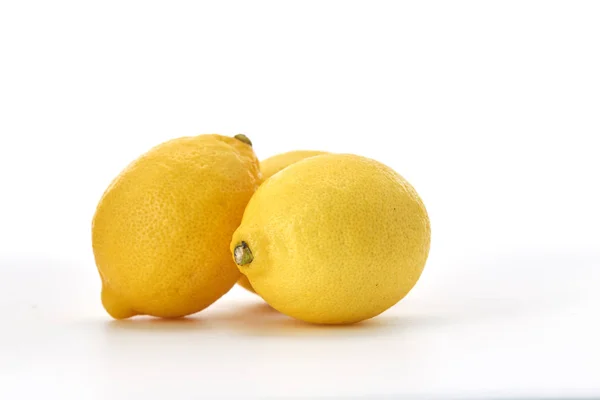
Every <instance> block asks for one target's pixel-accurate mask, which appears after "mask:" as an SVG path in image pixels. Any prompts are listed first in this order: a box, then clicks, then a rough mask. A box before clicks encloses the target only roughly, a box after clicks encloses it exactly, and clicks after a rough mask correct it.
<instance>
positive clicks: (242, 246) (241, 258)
mask: <svg viewBox="0 0 600 400" xmlns="http://www.w3.org/2000/svg"><path fill="white" fill-rule="evenodd" d="M233 258H234V259H235V263H236V264H237V265H246V264H250V263H251V262H252V260H254V256H253V255H252V251H250V247H248V244H247V243H246V242H240V243H239V244H238V245H237V246H235V248H234V249H233Z"/></svg>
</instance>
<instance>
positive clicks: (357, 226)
mask: <svg viewBox="0 0 600 400" xmlns="http://www.w3.org/2000/svg"><path fill="white" fill-rule="evenodd" d="M429 243H430V225H429V218H428V216H427V212H426V210H425V207H424V205H423V203H422V201H421V199H420V198H419V196H418V195H417V193H416V191H415V190H414V189H413V187H412V186H411V185H410V184H409V183H408V182H407V181H406V180H404V179H403V178H402V177H401V176H400V175H398V174H397V173H396V172H394V171H393V170H392V169H390V168H388V167H386V166H385V165H383V164H381V163H379V162H377V161H374V160H370V159H367V158H364V157H359V156H355V155H347V154H346V155H343V154H342V155H336V154H330V155H320V156H317V157H311V158H308V159H306V160H303V161H300V162H298V163H296V164H293V165H291V166H289V167H287V168H285V169H284V170H282V171H281V172H280V173H278V174H276V175H274V176H273V177H271V178H270V179H268V180H267V181H265V183H263V184H262V185H261V186H260V188H259V189H258V190H257V192H256V193H255V194H254V196H252V199H251V200H250V202H249V203H248V205H247V207H246V210H245V212H244V217H243V219H242V223H241V225H240V227H239V228H238V229H237V230H236V231H235V233H234V235H233V239H232V242H231V251H232V253H233V255H234V260H235V261H236V263H237V264H238V267H239V269H240V271H241V272H242V273H243V274H244V275H246V276H247V277H248V279H249V281H250V283H251V285H252V287H253V288H254V289H255V290H256V292H257V293H258V294H259V295H260V296H262V297H263V299H265V300H266V301H267V303H269V304H270V305H271V306H272V307H273V308H275V309H277V310H279V311H281V312H282V313H284V314H287V315H289V316H292V317H295V318H298V319H300V320H304V321H307V322H312V323H320V324H344V323H353V322H358V321H362V320H365V319H368V318H371V317H374V316H376V315H378V314H380V313H382V312H383V311H385V310H386V309H388V308H389V307H391V306H393V305H394V304H396V303H397V302H398V301H399V300H400V299H402V298H403V297H404V296H405V295H406V294H407V293H408V292H409V291H410V290H411V289H412V287H413V286H414V285H415V283H416V282H417V280H418V279H419V276H420V275H421V272H422V271H423V267H424V265H425V261H426V259H427V255H428V253H429Z"/></svg>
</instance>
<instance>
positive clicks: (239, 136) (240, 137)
mask: <svg viewBox="0 0 600 400" xmlns="http://www.w3.org/2000/svg"><path fill="white" fill-rule="evenodd" d="M234 138H236V139H237V140H239V141H240V142H244V143H246V144H247V145H248V146H250V147H252V142H251V141H250V139H248V136H246V135H244V134H243V133H238V134H237V135H235V136H234Z"/></svg>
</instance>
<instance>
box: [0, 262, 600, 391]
mask: <svg viewBox="0 0 600 400" xmlns="http://www.w3.org/2000/svg"><path fill="white" fill-rule="evenodd" d="M74 261H75V260H70V261H67V260H62V261H61V260H57V259H54V260H49V259H44V258H43V257H30V256H22V257H14V256H13V257H10V258H4V259H2V264H3V267H4V268H0V315H2V329H1V330H0V355H1V356H0V398H2V399H13V398H86V399H96V398H97V399H126V398H146V399H152V398H155V399H162V398H167V397H168V398H212V397H217V396H225V397H229V396H231V397H240V396H244V397H246V396H247V397H294V396H299V397H311V398H313V397H319V396H323V397H326V396H330V395H335V396H336V397H351V396H357V397H362V396H365V397H366V396H381V397H384V398H385V397H388V396H390V397H403V396H406V397H407V398H412V397H421V396H422V397H426V398H429V397H440V398H446V397H474V398H483V397H488V398H510V397H537V398H539V397H554V396H561V395H562V396H567V397H577V396H600V345H599V344H598V342H599V338H600V323H599V319H598V316H599V315H600V294H599V293H600V292H599V291H598V287H599V284H600V268H599V267H600V257H599V256H598V254H594V253H592V252H586V251H582V250H580V251H578V252H575V251H573V252H567V251H561V252H537V253H536V252H533V251H529V252H519V251H517V250H514V251H510V252H507V253H505V254H485V253H482V254H479V255H474V256H471V257H463V256H459V255H454V256H448V257H440V256H439V254H437V253H435V252H432V256H431V258H430V262H429V264H428V266H427V269H426V272H425V274H424V275H423V277H422V279H421V281H420V282H419V284H418V285H417V287H416V288H415V290H414V291H413V292H412V293H411V294H410V295H409V296H408V297H407V298H405V299H404V300H403V301H401V302H400V303H399V304H398V305H396V306H395V307H393V308H392V309H391V310H389V311H388V312H386V313H385V314H383V315H381V316H379V317H377V318H375V319H372V320H371V321H368V322H365V323H362V324H357V325H353V326H346V327H338V328H335V327H319V326H311V325H307V324H304V323H300V322H296V321H294V320H292V319H289V318H287V317H285V316H282V315H280V314H279V313H277V312H276V311H274V310H272V309H270V308H269V307H268V306H266V305H265V304H264V303H263V302H262V301H261V300H260V299H258V298H257V297H256V296H253V295H251V294H249V293H246V292H245V291H244V290H243V289H240V288H234V289H233V290H232V291H231V292H230V293H228V294H227V295H226V296H225V297H223V298H222V299H221V300H219V301H218V302H217V303H215V304H214V305H213V306H211V307H210V308H209V309H207V310H205V311H204V312H201V313H199V314H196V315H195V316H193V317H192V318H187V319H183V320H179V321H165V320H158V319H148V318H138V319H133V320H127V321H113V320H111V319H110V318H109V317H108V315H107V314H105V313H104V311H103V309H102V308H101V305H100V301H99V279H98V278H97V276H96V272H95V269H94V266H93V264H90V265H75V263H74Z"/></svg>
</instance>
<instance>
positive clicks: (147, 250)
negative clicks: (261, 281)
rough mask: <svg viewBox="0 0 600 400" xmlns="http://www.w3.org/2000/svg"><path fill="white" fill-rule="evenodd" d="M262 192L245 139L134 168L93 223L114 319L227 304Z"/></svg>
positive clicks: (210, 139)
mask: <svg viewBox="0 0 600 400" xmlns="http://www.w3.org/2000/svg"><path fill="white" fill-rule="evenodd" d="M259 182H260V172H259V168H258V160H257V159H256V156H255V155H254V152H253V151H252V147H251V143H250V141H249V140H248V139H247V138H246V137H245V136H243V135H237V136H236V137H235V138H230V137H225V136H220V135H200V136H196V137H184V138H179V139H174V140H171V141H168V142H166V143H163V144H161V145H159V146H157V147H155V148H153V149H151V150H150V151H149V152H148V153H146V154H144V155H143V156H141V157H140V158H138V159H137V160H136V161H134V162H133V163H131V164H130V165H129V166H128V167H127V168H126V169H125V170H124V171H123V172H121V174H120V175H119V176H118V177H117V178H116V179H115V180H114V181H113V182H112V183H111V184H110V186H109V187H108V189H107V190H106V191H105V193H104V195H103V196H102V199H101V200H100V203H99V204H98V207H97V209H96V213H95V215H94V219H93V222H92V244H93V249H94V256H95V259H96V265H97V267H98V271H99V272H100V277H101V279H102V303H103V305H104V308H105V309H106V311H107V312H108V313H109V314H110V315H111V316H112V317H114V318H117V319H121V318H128V317H131V316H134V315H152V316H156V317H165V318H172V317H180V316H185V315H188V314H192V313H195V312H198V311H200V310H202V309H204V308H206V307H207V306H209V305H210V304H212V303H213V302H214V301H215V300H217V299H218V298H219V297H221V296H222V295H223V294H225V293H226V292H227V291H228V290H229V289H230V288H231V287H232V286H233V285H234V284H235V282H236V281H237V280H238V278H239V276H240V273H239V271H238V270H237V268H236V265H235V264H234V263H233V262H232V260H231V255H230V253H229V242H230V241H231V235H232V234H233V232H234V230H235V228H236V227H237V226H238V225H239V223H240V221H241V218H242V214H243V212H244V208H245V206H246V204H247V202H248V200H249V199H250V197H251V196H252V194H253V193H254V191H255V190H256V188H257V187H258V185H259Z"/></svg>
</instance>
